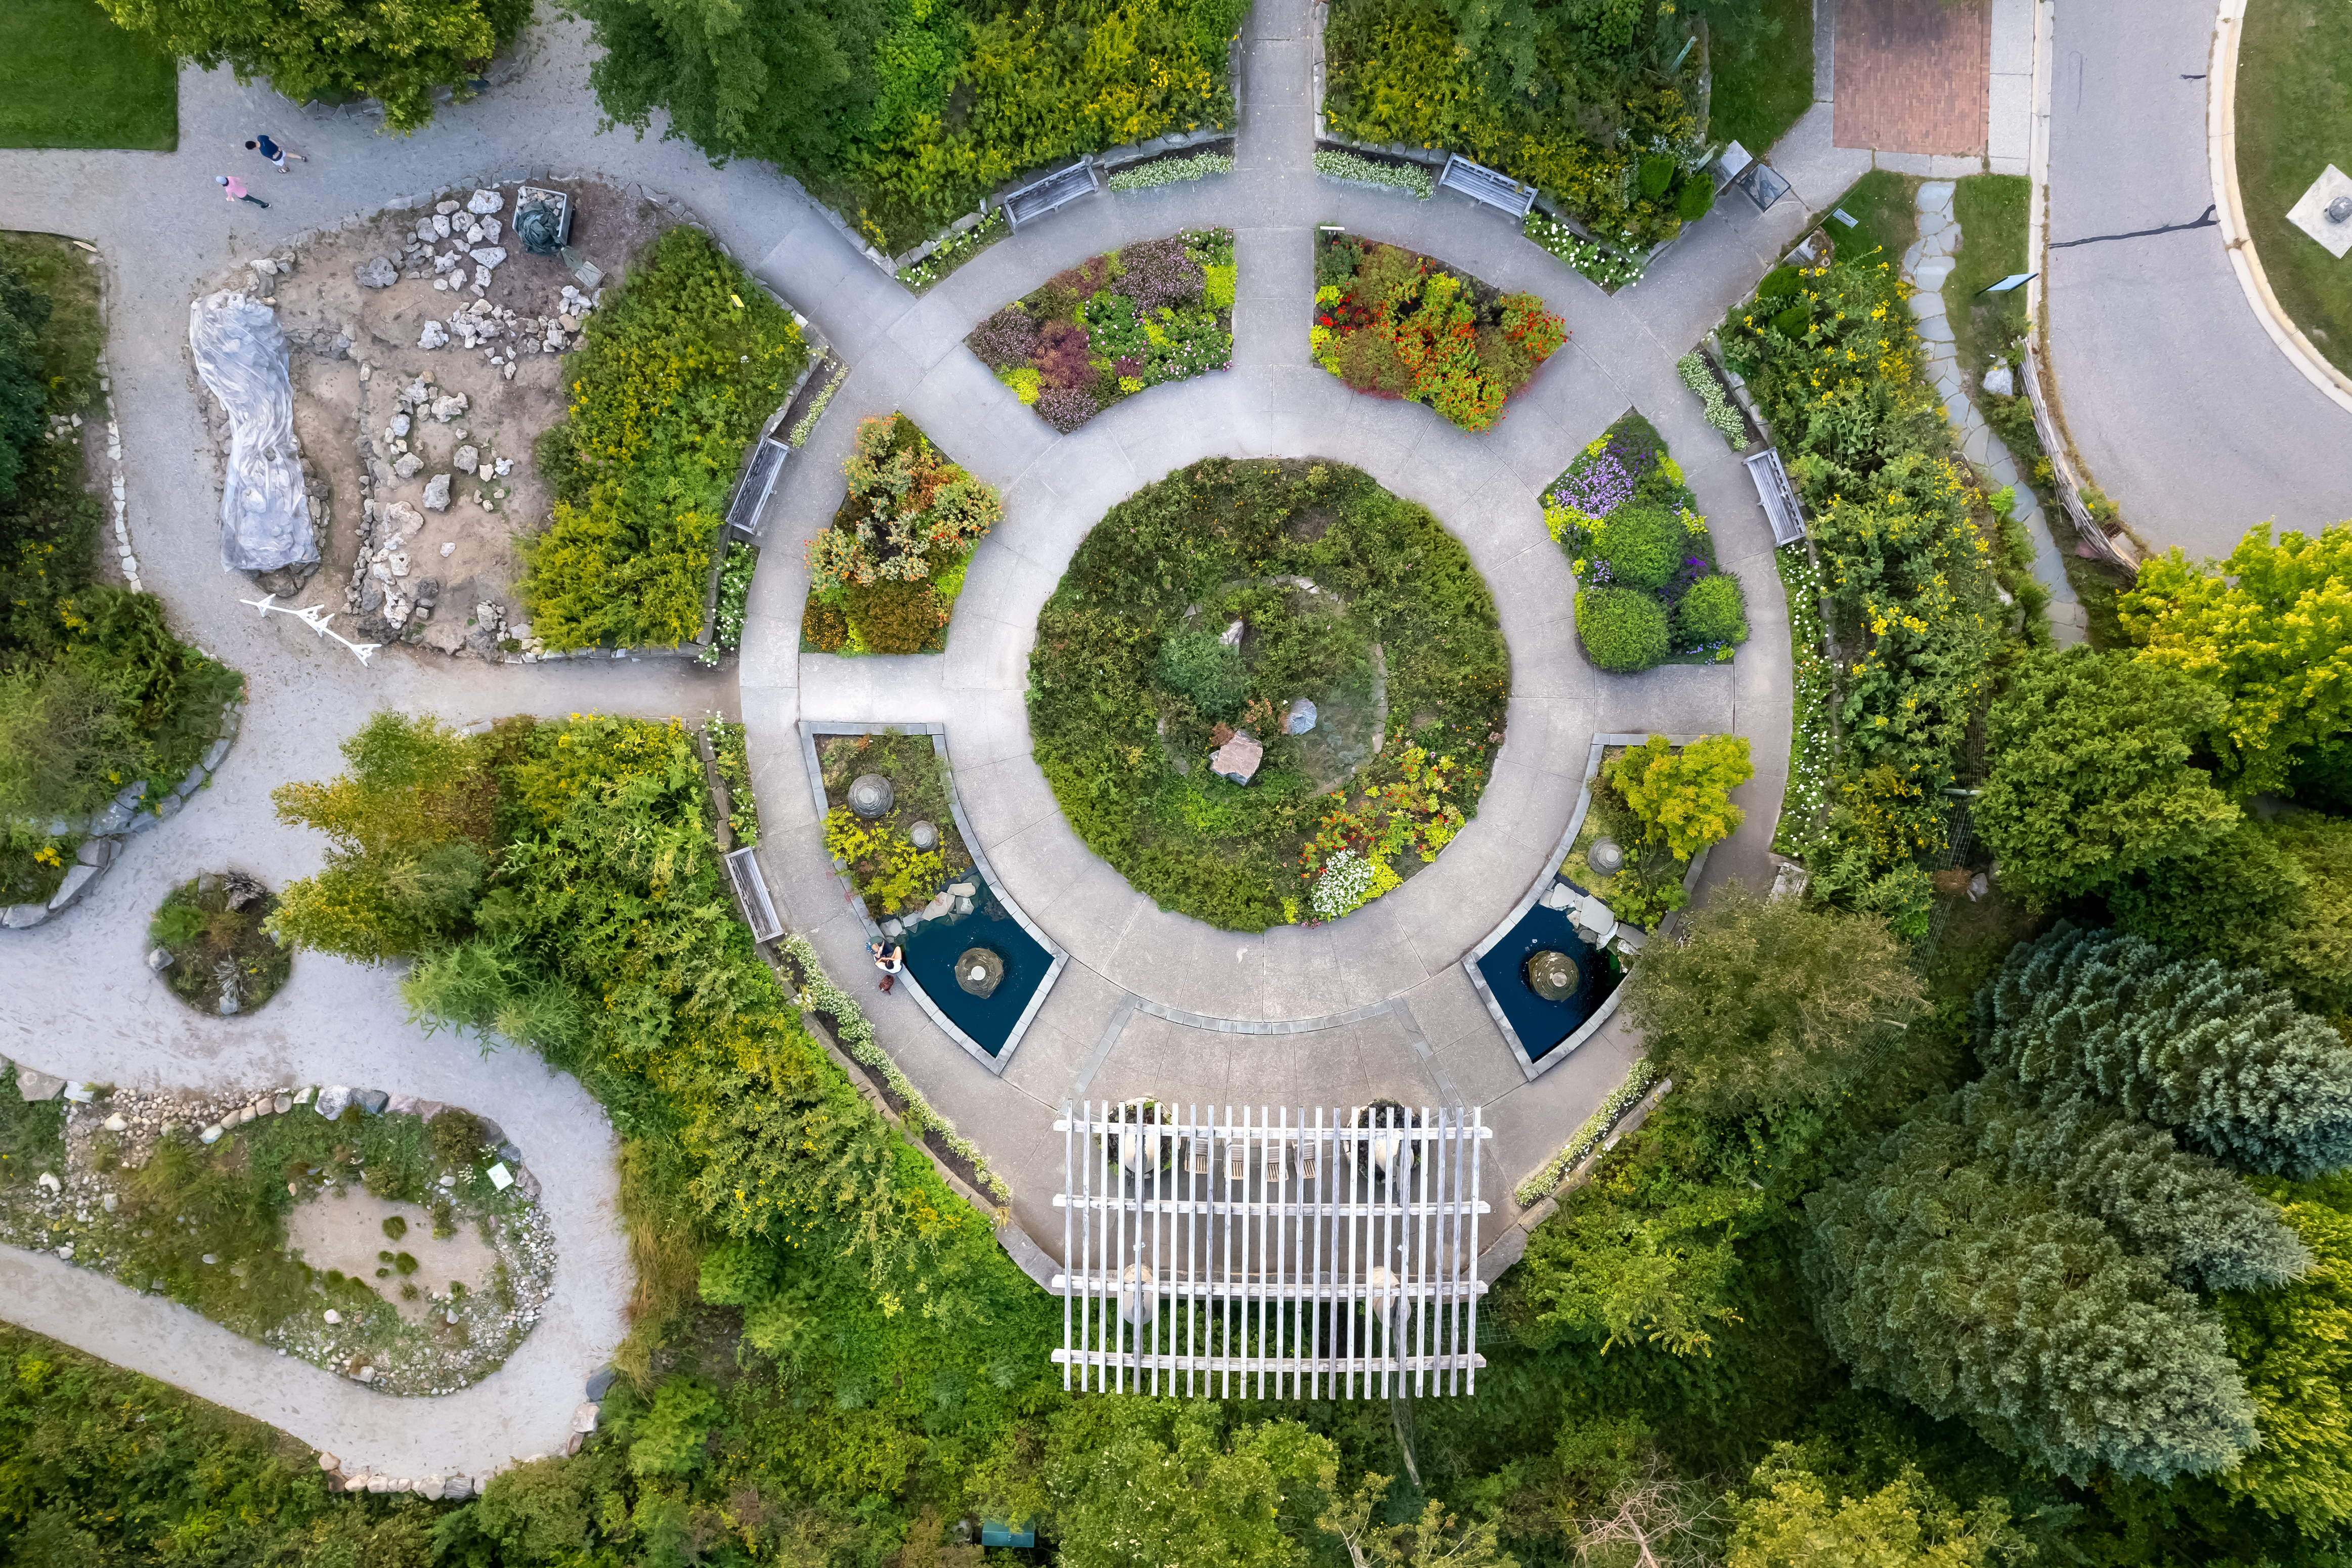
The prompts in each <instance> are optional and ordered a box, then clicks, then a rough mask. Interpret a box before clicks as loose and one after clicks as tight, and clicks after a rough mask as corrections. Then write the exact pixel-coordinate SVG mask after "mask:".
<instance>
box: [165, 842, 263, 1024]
mask: <svg viewBox="0 0 2352 1568" xmlns="http://www.w3.org/2000/svg"><path fill="white" fill-rule="evenodd" d="M232 900H235V902H236V908H234V909H232V908H231V907H230V904H231V902H232ZM277 907H278V900H276V899H273V898H271V897H270V896H269V895H268V892H267V891H265V890H263V889H261V888H260V885H259V884H258V883H250V882H249V881H248V879H243V878H239V879H236V880H234V881H233V880H231V879H227V878H225V877H222V876H220V875H218V874H217V873H207V874H205V875H204V876H201V877H194V878H191V879H189V880H187V881H185V882H183V883H181V884H180V885H179V886H178V887H176V888H174V889H172V890H171V891H170V892H169V893H166V894H165V895H164V896H163V904H162V905H161V906H160V907H159V908H158V909H157V910H155V918H154V920H153V921H151V922H150V923H149V926H148V930H147V937H148V940H149V941H150V942H153V943H154V944H155V945H156V946H157V947H160V948H162V949H163V951H164V952H167V953H169V954H171V957H172V962H171V963H170V964H169V965H168V966H166V967H165V969H164V971H163V984H164V986H165V988H166V989H168V990H169V991H170V992H171V993H172V994H173V995H174V996H177V997H178V998H179V999H180V1000H181V1001H183V1002H185V1003H186V1004H187V1005H189V1006H191V1007H194V1009H195V1010H196V1011H197V1012H199V1013H212V1014H225V1013H250V1012H252V1011H253V1010H254V1009H255V1008H256V1007H258V1006H260V1005H262V1004H263V1003H265V1002H267V1001H268V1000H269V999H270V998H271V997H272V996H275V995H276V994H278V988H279V987H280V986H282V985H284V984H286V979H287V976H288V975H289V974H290V973H292V972H293V967H294V955H293V953H292V952H289V951H288V950H287V949H285V948H283V947H281V946H279V945H278V943H277V942H272V941H271V940H270V939H269V935H268V932H267V931H264V930H263V929H262V921H266V920H268V918H269V916H270V915H271V914H272V913H273V912H275V910H277Z"/></svg>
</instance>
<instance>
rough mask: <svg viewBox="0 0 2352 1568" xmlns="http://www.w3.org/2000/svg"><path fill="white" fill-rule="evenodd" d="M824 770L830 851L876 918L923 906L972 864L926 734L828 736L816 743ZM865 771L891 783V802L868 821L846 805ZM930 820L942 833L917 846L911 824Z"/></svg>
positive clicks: (943, 766) (944, 770)
mask: <svg viewBox="0 0 2352 1568" xmlns="http://www.w3.org/2000/svg"><path fill="white" fill-rule="evenodd" d="M817 765H818V768H819V770H820V771H821V772H822V773H823V774H824V794H825V799H826V800H827V801H828V802H830V803H831V809H829V810H828V811H827V812H826V813H825V816H824V847H825V852H826V853H827V854H828V855H831V856H832V857H833V858H834V859H835V861H837V862H839V863H840V864H842V865H843V866H845V867H846V868H848V873H849V879H850V882H851V885H853V886H854V887H856V889H857V896H858V897H859V898H861V899H864V900H866V912H867V913H868V914H870V915H872V916H873V917H874V918H875V919H876V920H877V921H881V920H887V919H888V918H889V917H890V916H892V915H902V914H907V913H909V912H911V911H912V910H919V909H920V908H922V907H923V906H924V905H925V904H928V903H929V902H930V901H931V899H932V897H933V896H934V895H936V894H937V893H938V892H939V891H940V889H943V888H945V887H947V886H948V885H949V884H950V883H951V882H957V881H961V879H963V877H964V876H965V874H966V873H968V872H969V871H970V870H971V851H969V850H967V849H966V848H965V847H964V844H963V835H962V834H961V832H959V831H958V830H957V828H956V825H955V813H954V812H953V811H951V810H950V809H949V805H948V802H949V799H950V795H949V792H950V784H949V782H948V766H947V762H946V760H945V759H944V758H942V757H941V756H940V753H939V748H938V747H936V746H934V745H932V744H931V738H930V736H929V735H902V734H898V733H886V734H880V735H827V736H825V737H824V738H823V740H822V741H821V742H820V743H819V745H818V747H817ZM867 773H878V774H880V775H881V776H882V777H884V778H886V779H888V780H889V781H890V790H891V805H890V809H889V810H888V811H886V812H884V813H883V814H882V815H881V816H878V817H874V818H872V819H870V820H869V819H868V818H866V817H862V816H858V815H857V814H856V812H854V811H852V810H850V809H849V786H850V784H853V783H855V782H856V780H857V779H859V778H861V777H863V776H864V775H866V774H867ZM918 822H928V823H929V824H930V825H931V827H932V829H933V830H934V832H935V833H936V834H937V836H938V837H937V839H936V841H935V842H934V843H933V845H932V847H930V848H929V849H919V848H917V847H915V845H914V843H913V842H912V841H911V840H910V839H908V837H907V829H908V828H909V827H911V826H914V825H915V824H916V823H918Z"/></svg>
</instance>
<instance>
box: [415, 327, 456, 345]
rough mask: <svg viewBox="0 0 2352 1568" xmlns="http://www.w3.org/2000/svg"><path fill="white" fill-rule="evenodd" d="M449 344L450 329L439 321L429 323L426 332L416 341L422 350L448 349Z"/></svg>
mask: <svg viewBox="0 0 2352 1568" xmlns="http://www.w3.org/2000/svg"><path fill="white" fill-rule="evenodd" d="M448 342H449V329H448V328H446V327H445V326H443V325H442V324H441V323H440V322H438V321H427V322H425V331H424V332H423V333H422V334H421V335H420V336H419V337H418V338H417V340H416V346H417V347H418V348H420V349H437V348H446V347H447V346H448Z"/></svg>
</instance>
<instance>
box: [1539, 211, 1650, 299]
mask: <svg viewBox="0 0 2352 1568" xmlns="http://www.w3.org/2000/svg"><path fill="white" fill-rule="evenodd" d="M1521 232H1523V233H1524V234H1526V236H1527V237H1528V238H1529V239H1531V240H1533V241H1535V242H1536V243H1537V244H1538V245H1540V246H1542V247H1544V248H1545V249H1546V250H1549V251H1550V252H1551V253H1552V254H1553V255H1554V256H1557V257H1559V258H1560V259H1561V260H1562V261H1565V262H1567V263H1568V264H1569V265H1570V267H1573V268H1576V269H1577V270H1578V271H1579V272H1581V273H1583V274H1584V275H1585V276H1586V277H1587V278H1590V279H1592V280H1593V281H1594V282H1595V283H1598V284H1600V285H1601V287H1602V288H1603V289H1625V288H1631V287H1632V286H1633V285H1634V284H1636V283H1639V282H1640V281H1641V280H1642V267H1643V264H1642V262H1641V261H1640V260H1638V259H1636V258H1633V257H1631V256H1628V255H1626V254H1625V253H1624V252H1623V251H1622V250H1612V249H1611V248H1610V247H1607V246H1605V245H1601V244H1599V243H1597V242H1595V241H1593V240H1590V239H1587V238H1585V237H1583V236H1582V235H1580V234H1578V233H1577V232H1576V230H1574V229H1572V228H1570V227H1569V226H1568V225H1566V224H1565V223H1562V222H1561V221H1560V220H1559V219H1558V218H1556V217H1553V216H1551V215H1550V214H1549V213H1542V212H1530V213H1528V221H1527V226H1526V227H1525V228H1524V229H1523V230H1522V231H1521Z"/></svg>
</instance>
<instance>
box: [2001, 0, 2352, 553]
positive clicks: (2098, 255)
mask: <svg viewBox="0 0 2352 1568" xmlns="http://www.w3.org/2000/svg"><path fill="white" fill-rule="evenodd" d="M2213 18H2214V9H2213V5H2212V3H2211V0H2071V3H2070V4H2068V5H2063V6H2061V7H2060V8H2059V11H2058V23H2057V37H2056V45H2057V47H2056V58H2055V70H2054V73H2053V82H2052V88H2051V117H2050V213H2051V218H2050V240H2051V248H2050V252H2049V260H2048V277H2047V279H2045V291H2044V295H2043V298H2044V299H2045V300H2046V301H2047V304H2046V307H2045V308H2046V310H2047V312H2048V317H2049V322H2050V350H2051V352H2050V357H2051V363H2052V365H2053V367H2054V369H2055V373H2056V376H2057V380H2058V387H2059V395H2060V398H2061V401H2062V403H2063V408H2064V413H2065V418H2066V425H2067V428H2068V430H2069V431H2070V432H2071V433H2072V435H2073V437H2074V444H2075V447H2077V449H2078V450H2079V451H2080V452H2081V453H2082V455H2083V458H2084V460H2085V461H2086V462H2087V463H2088V464H2089V465H2090V469H2091V479H2092V481H2093V482H2094V483H2095V484H2097V485H2099V486H2101V487H2102V488H2103V489H2105V490H2106V492H2107V493H2108V494H2109V495H2110V496H2113V497H2114V498H2115V499H2116V501H2117V502H2118V503H2119V504H2120V505H2121V506H2122V508H2123V512H2124V517H2125V518H2126V521H2129V522H2130V523H2131V524H2132V526H2133V527H2134V528H2135V529H2136V530H2137V531H2138V532H2139V533H2140V534H2141V536H2142V537H2144V538H2146V539H2147V541H2148V542H2150V543H2152V544H2154V545H2156V546H2157V547H2158V548H2159V549H2163V548H2167V547H2169V546H2172V545H2179V546H2180V547H2181V548H2183V549H2184V550H2186V551H2188V552H2189V554H2191V555H2192V556H2195V555H2200V554H2208V555H2215V556H2220V555H2226V554H2228V553H2229V552H2230V550H2231V547H2232V546H2233V545H2234V544H2235V543H2236V542H2237V541H2238V539H2239V537H2240V536H2241V535H2242V534H2243V533H2244V532H2245V531H2246V530H2247V529H2248V528H2249V527H2251V526H2252V525H2253V524H2255V523H2258V522H2262V521H2265V520H2267V519H2272V518H2275V519H2276V520H2277V521H2278V522H2279V523H2280V525H2281V526H2282V527H2284V528H2296V529H2302V530H2305V531H2313V530H2315V529H2317V528H2319V527H2321V526H2324V525H2325V524H2327V523H2330V522H2336V521H2341V520H2343V519H2345V518H2347V517H2352V468H2347V466H2346V465H2345V464H2344V463H2343V462H2342V461H2341V460H2340V458H2341V455H2342V454H2343V453H2344V452H2345V451H2346V450H2347V449H2352V414H2347V413H2346V412H2345V411H2344V410H2343V409H2341V408H2339V407H2337V406H2336V405H2335V404H2333V403H2331V402H2329V401H2328V400H2327V398H2326V397H2325V396H2323V395H2321V394H2320V392H2319V391H2318V389H2317V388H2315V387H2314V386H2313V385H2312V384H2310V383H2309V382H2308V381H2305V379H2304V377H2303V375H2302V374H2301V373H2299V372H2298V371H2296V370H2295V368H2294V366H2293V365H2291V364H2290V363H2287V361H2286V358H2285V357H2284V355H2283V354H2281V353H2280V352H2279V350H2278V349H2277V347H2276V346H2275V345H2274V344H2273V343H2272V342H2271V340H2270V338H2269V337H2268V336H2267V335H2266V334H2265V333H2264V332H2263V328H2262V324H2261V322H2260V321H2259V320H2258V319H2257V318H2256V316H2255V315H2254V311H2253V307H2252V305H2250V304H2249V303H2248V302H2247V300H2246V297H2245V293H2244V291H2243V290H2242V289H2240V288H2239V286H2238V280H2237V279H2236V277H2235V275H2234V274H2233V273H2232V272H2231V268H2230V263H2229V258H2228V257H2227V256H2226V255H2225V254H2224V252H2223V250H2222V247H2221V230H2220V229H2219V228H2218V227H2213V226H2205V227H2185V228H2177V229H2176V230H2175V231H2174V232H2171V233H2168V234H2147V235H2142V236H2141V237H2137V238H2102V237H2103V236H2116V235H2127V234H2133V233H2136V232H2137V231H2140V230H2147V229H2156V228H2161V227H2165V226H2175V225H2193V224H2196V223H2197V222H2198V221H2199V220H2200V218H2201V217H2204V216H2206V215H2207V214H2208V213H2209V211H2210V208H2211V207H2212V205H2213V200H2214V195H2213V188H2212V181H2211V178H2210V174H2209V170H2208V165H2207V161H2206V144H2205V110H2206V99H2205V93H2206V87H2207V83H2206V81H2205V80H2204V78H2205V76H2206V74H2207V71H2208V67H2209V62H2210V52H2211V47H2212V31H2213ZM2085 240H2089V241H2092V243H2088V244H2085V243H2081V242H2083V241H2085ZM2331 459H2336V460H2331Z"/></svg>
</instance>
